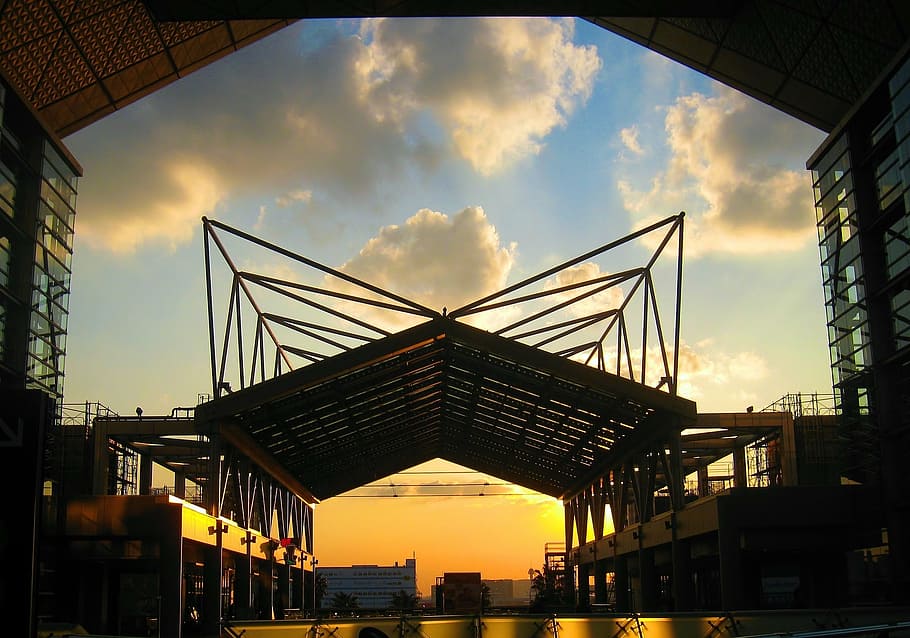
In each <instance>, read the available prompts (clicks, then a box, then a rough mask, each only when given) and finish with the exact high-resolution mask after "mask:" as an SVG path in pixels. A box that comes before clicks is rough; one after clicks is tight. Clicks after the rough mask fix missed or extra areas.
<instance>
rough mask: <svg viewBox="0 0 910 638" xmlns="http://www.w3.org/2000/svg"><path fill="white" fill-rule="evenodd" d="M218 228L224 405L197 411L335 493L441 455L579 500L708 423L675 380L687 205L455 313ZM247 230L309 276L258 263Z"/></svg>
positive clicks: (210, 266) (316, 488)
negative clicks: (692, 426) (660, 446)
mask: <svg viewBox="0 0 910 638" xmlns="http://www.w3.org/2000/svg"><path fill="white" fill-rule="evenodd" d="M204 227H205V254H206V261H205V263H206V273H207V282H208V285H207V296H208V301H209V310H208V312H209V320H210V340H211V363H212V384H213V394H214V396H215V399H214V400H213V401H212V402H210V403H206V404H203V405H201V406H199V408H198V409H197V420H198V421H199V422H200V423H202V424H204V425H203V427H204V428H208V429H209V430H210V431H212V432H213V433H214V432H219V433H220V434H221V435H222V436H223V437H224V438H225V439H226V440H227V441H228V442H230V443H231V444H233V445H236V446H237V447H240V448H242V449H244V450H245V451H246V452H248V453H249V451H250V450H259V453H261V455H262V457H263V458H272V459H275V469H276V470H277V469H279V468H280V469H282V470H283V471H286V472H287V473H288V474H289V475H290V476H292V477H294V478H296V479H297V480H299V482H300V483H301V484H302V485H303V486H305V487H306V489H307V490H309V491H310V492H311V493H312V494H313V495H314V496H315V497H317V498H328V497H331V496H335V495H338V494H341V493H343V492H345V491H348V490H350V489H353V488H355V487H358V486H360V485H364V484H367V483H369V482H371V481H374V480H376V479H378V478H381V477H383V476H388V475H389V474H392V473H395V472H399V471H401V470H403V469H406V468H408V467H411V466H413V465H416V464H418V463H420V462H423V461H427V460H431V459H433V458H443V459H447V460H450V461H452V462H454V463H458V464H460V465H463V466H466V467H469V468H472V469H476V470H478V471H481V472H484V473H486V474H490V475H492V476H496V477H498V478H501V479H504V480H506V481H510V482H513V483H516V484H519V485H522V486H525V487H528V488H531V489H534V490H536V491H539V492H542V493H544V494H549V495H552V496H557V497H563V498H569V497H571V496H573V495H575V494H576V493H578V492H579V491H582V490H584V489H585V487H586V486H587V485H588V484H589V483H590V481H591V480H593V479H594V478H596V477H598V476H600V475H601V474H602V473H603V468H604V467H609V466H611V464H613V463H615V462H616V460H617V459H618V458H624V455H627V454H632V453H638V451H639V450H640V449H642V447H643V446H645V447H647V446H649V445H652V444H653V443H654V442H655V441H658V440H663V439H664V438H666V437H667V436H672V434H671V433H672V432H678V431H679V430H680V429H681V428H682V427H683V426H684V425H685V424H686V423H689V422H693V421H694V417H695V405H694V404H693V403H692V402H690V401H687V400H685V399H682V398H680V397H678V396H676V387H677V384H676V381H675V379H676V375H677V373H678V370H677V367H678V363H677V358H676V350H677V347H676V344H677V343H678V340H679V314H680V294H681V275H682V261H681V255H682V247H683V244H682V228H683V214H679V215H675V216H672V217H669V218H667V219H665V220H663V221H661V222H658V223H656V224H653V225H652V226H649V227H647V228H645V229H642V230H640V231H637V232H635V233H632V234H630V235H628V236H627V237H624V238H622V239H619V240H617V241H614V242H610V243H608V244H606V245H604V246H601V247H600V248H598V249H596V250H593V251H590V252H588V253H585V254H583V255H581V256H579V257H576V258H575V259H571V260H569V261H566V262H564V263H562V264H560V265H558V266H555V267H553V268H550V269H548V270H546V271H544V272H543V273H540V274H539V275H535V276H534V277H530V278H528V279H525V280H524V281H521V282H519V283H517V284H515V285H513V286H509V287H507V288H505V289H504V290H502V291H500V292H498V293H495V294H493V295H489V296H487V297H485V298H483V299H480V300H478V301H476V302H473V303H470V304H467V305H464V306H462V307H461V308H458V309H456V310H454V311H452V312H448V311H447V310H446V309H445V308H443V309H442V311H441V312H437V311H434V310H431V309H429V308H427V307H425V306H423V305H421V304H419V303H417V302H414V301H411V300H408V299H406V298H404V297H402V296H400V295H397V294H395V293H392V292H389V291H386V290H382V289H380V288H378V287H376V286H373V285H371V284H369V283H367V282H364V281H362V280H360V279H357V278H355V277H353V276H351V275H349V274H347V273H345V272H342V271H340V270H337V269H333V268H330V267H328V266H325V265H322V264H319V263H317V262H315V261H313V260H310V259H308V258H306V257H303V256H301V255H298V254H296V253H293V252H292V251H289V250H286V249H283V248H280V247H278V246H275V245H274V244H271V243H269V242H266V241H264V240H262V239H259V238H256V237H253V236H251V235H249V234H247V233H244V232H242V231H239V230H237V229H233V228H230V227H229V226H226V225H225V224H222V223H220V222H217V221H214V220H208V219H206V220H204ZM652 234H653V235H655V236H656V237H657V239H656V241H655V244H656V246H657V248H656V250H654V252H653V253H651V254H650V255H649V256H648V258H647V259H645V260H644V262H645V263H644V265H637V266H634V267H627V268H621V269H618V270H616V272H610V271H608V270H606V269H605V268H601V267H600V265H599V264H598V262H597V260H598V259H601V258H602V257H604V256H605V255H607V254H610V255H611V256H614V257H616V258H617V259H619V258H620V257H623V254H622V253H624V254H625V258H626V259H629V255H630V254H640V248H636V246H635V244H633V242H635V241H636V240H639V239H642V238H644V237H645V236H647V235H652ZM229 239H230V240H231V241H235V242H238V244H239V246H240V248H239V250H240V251H241V252H243V251H244V250H248V249H250V248H254V249H256V250H265V251H266V252H267V254H268V255H270V257H271V260H273V259H274V257H276V256H282V257H284V258H286V259H287V260H288V263H289V264H290V266H289V267H288V268H285V270H288V269H289V268H290V269H292V270H293V268H300V269H301V270H302V271H303V272H301V273H300V276H299V277H296V278H295V279H294V280H291V279H287V278H278V277H274V276H270V275H266V274H263V273H257V272H249V271H246V270H241V269H240V268H238V267H237V265H236V262H235V260H234V259H233V258H232V257H231V255H230V254H229V252H228V248H227V243H228V240H229ZM213 246H214V249H213V248H212V247H213ZM668 246H671V247H672V249H669V250H668V249H667V247H668ZM232 250H233V247H232ZM213 252H216V253H217V254H218V255H219V256H220V257H221V260H220V262H219V263H221V264H223V265H224V266H226V272H224V271H225V269H223V268H222V269H216V268H215V267H214V266H215V262H214V260H213V254H212V253H213ZM271 260H270V261H268V263H272V261H271ZM590 264H597V267H596V268H595V267H593V266H590ZM582 266H585V267H584V268H582ZM583 274H586V275H587V276H585V277H582V276H581V275H583ZM561 275H563V276H564V277H565V278H562V279H561V278H560V276H561ZM314 277H315V279H314ZM664 289H668V290H664ZM662 292H663V293H665V294H661V293H662ZM219 293H220V294H219ZM667 299H669V303H672V311H671V314H672V317H673V324H672V327H671V328H670V329H668V330H665V329H664V328H663V324H662V314H661V313H662V306H661V301H662V300H663V301H666V300H667ZM611 303H612V306H611V305H610V304H611ZM216 308H223V309H224V314H225V319H224V322H223V323H221V324H220V326H223V327H219V326H217V325H216V323H215V315H216ZM503 309H508V310H509V312H508V313H507V314H506V315H503V314H501V313H502V311H503ZM516 316H520V317H521V318H519V319H515V317H516ZM506 317H508V318H506ZM639 318H640V322H638V321H637V320H638V319H639ZM469 321H473V322H475V323H479V324H483V325H485V326H487V327H488V328H489V329H488V330H482V329H480V328H478V327H475V326H472V325H469V324H468V322H469ZM497 321H498V322H499V325H496V323H497ZM411 324H413V325H411ZM393 326H396V327H399V330H398V331H397V332H393ZM401 326H406V327H404V329H401V328H400V327H401ZM490 326H493V327H490ZM544 348H549V349H550V350H549V351H547V350H545V349H544ZM649 354H650V357H649ZM649 358H650V359H652V362H651V364H650V367H649V363H648V359H649ZM654 361H656V362H657V363H654ZM608 363H609V365H608ZM655 366H656V367H657V371H656V372H655V371H654V370H653V369H652V368H653V367H655ZM229 372H230V373H231V375H232V376H230V377H228V376H227V375H228V373H229ZM233 375H236V376H233ZM228 379H230V381H229V380H228ZM231 382H235V383H238V384H239V387H236V388H231ZM646 383H650V385H646Z"/></svg>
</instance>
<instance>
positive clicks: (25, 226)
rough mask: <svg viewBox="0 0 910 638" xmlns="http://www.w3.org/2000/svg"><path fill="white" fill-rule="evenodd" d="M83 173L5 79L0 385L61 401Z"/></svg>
mask: <svg viewBox="0 0 910 638" xmlns="http://www.w3.org/2000/svg"><path fill="white" fill-rule="evenodd" d="M81 174H82V169H81V167H80V166H79V164H78V162H76V160H75V159H74V158H73V157H72V155H70V153H69V151H67V149H66V147H65V146H64V145H63V144H62V142H60V140H59V139H57V136H56V134H55V133H54V132H53V131H52V130H49V129H47V128H45V127H44V125H43V124H42V121H41V119H40V118H39V117H38V116H37V115H36V114H35V113H34V112H33V111H32V109H31V106H30V105H29V103H28V102H27V101H25V100H24V99H22V98H21V97H20V96H19V95H18V94H17V93H16V90H15V88H14V87H13V86H12V85H11V84H10V83H9V82H8V81H7V80H6V79H5V78H4V77H3V76H2V75H0V385H2V386H3V387H20V388H23V387H28V388H35V389H40V390H42V391H44V392H46V393H47V394H48V395H49V396H51V397H52V398H53V399H55V400H58V401H59V400H60V399H61V398H62V397H63V376H64V370H63V368H64V360H65V355H66V327H67V314H68V312H69V294H70V276H71V266H72V256H73V228H74V222H75V216H76V208H75V207H76V187H77V182H78V177H79V176H80V175H81Z"/></svg>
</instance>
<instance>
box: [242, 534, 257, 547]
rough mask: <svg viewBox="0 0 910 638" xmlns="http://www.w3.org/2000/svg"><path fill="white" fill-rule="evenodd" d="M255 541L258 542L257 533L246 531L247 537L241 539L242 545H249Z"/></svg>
mask: <svg viewBox="0 0 910 638" xmlns="http://www.w3.org/2000/svg"><path fill="white" fill-rule="evenodd" d="M255 542H256V535H255V534H250V533H249V532H247V533H246V538H241V539H240V544H241V545H249V544H250V543H255Z"/></svg>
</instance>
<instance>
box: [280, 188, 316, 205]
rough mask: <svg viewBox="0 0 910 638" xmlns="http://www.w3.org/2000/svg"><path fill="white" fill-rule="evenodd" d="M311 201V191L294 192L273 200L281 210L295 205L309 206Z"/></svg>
mask: <svg viewBox="0 0 910 638" xmlns="http://www.w3.org/2000/svg"><path fill="white" fill-rule="evenodd" d="M311 201H313V191H311V190H294V191H290V192H288V193H285V194H284V195H279V196H278V197H276V198H275V203H276V204H278V205H279V206H281V207H282V208H287V207H288V206H293V205H294V204H295V203H299V204H309V203H310V202H311Z"/></svg>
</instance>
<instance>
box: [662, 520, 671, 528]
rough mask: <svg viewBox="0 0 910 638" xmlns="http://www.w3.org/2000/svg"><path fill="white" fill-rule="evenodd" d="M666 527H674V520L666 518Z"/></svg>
mask: <svg viewBox="0 0 910 638" xmlns="http://www.w3.org/2000/svg"><path fill="white" fill-rule="evenodd" d="M664 527H665V528H666V529H673V521H671V520H670V519H667V520H665V521H664Z"/></svg>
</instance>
